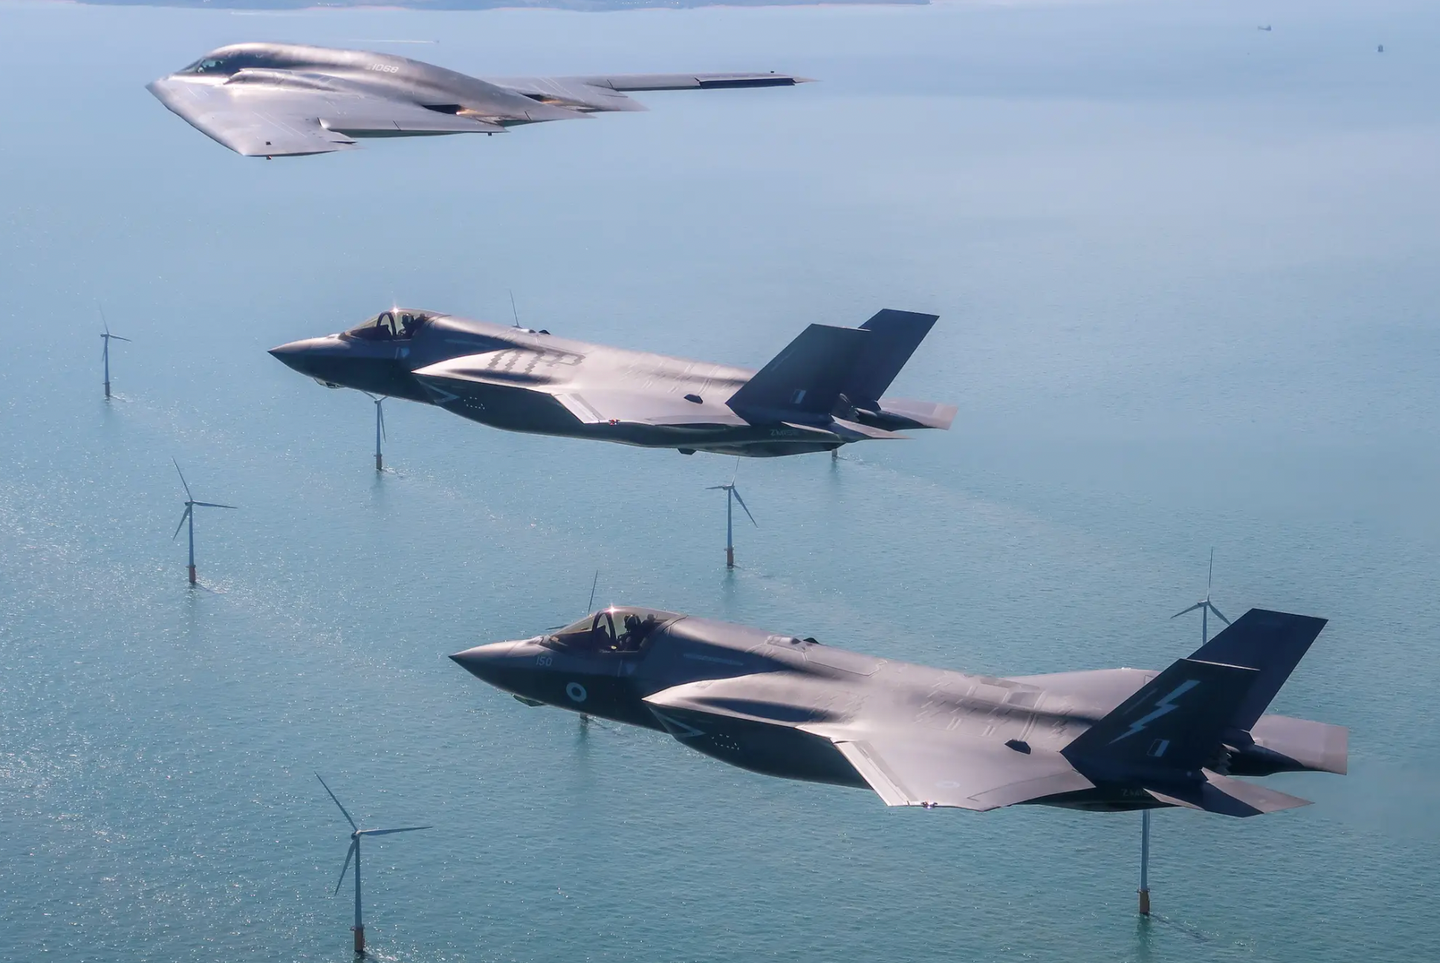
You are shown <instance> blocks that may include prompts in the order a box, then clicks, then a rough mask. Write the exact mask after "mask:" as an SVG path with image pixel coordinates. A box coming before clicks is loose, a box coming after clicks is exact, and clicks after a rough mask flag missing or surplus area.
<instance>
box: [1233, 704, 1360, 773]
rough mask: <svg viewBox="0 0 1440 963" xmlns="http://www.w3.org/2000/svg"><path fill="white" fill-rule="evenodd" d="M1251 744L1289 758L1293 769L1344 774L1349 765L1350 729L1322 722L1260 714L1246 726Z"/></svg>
mask: <svg viewBox="0 0 1440 963" xmlns="http://www.w3.org/2000/svg"><path fill="white" fill-rule="evenodd" d="M1250 736H1251V738H1253V739H1254V740H1255V745H1257V746H1259V747H1260V748H1262V749H1266V750H1268V751H1270V752H1273V753H1277V754H1278V755H1281V756H1284V757H1285V758H1286V759H1290V760H1292V761H1293V762H1294V763H1295V765H1294V767H1293V768H1295V769H1298V770H1302V771H1309V772H1333V773H1336V774H1337V775H1341V776H1343V775H1345V773H1346V771H1347V770H1348V769H1349V768H1350V730H1348V729H1346V728H1345V727H1344V726H1333V725H1330V724H1329V723H1326V722H1311V721H1310V720H1309V719H1292V718H1290V717H1289V716H1261V717H1260V721H1259V722H1257V723H1255V725H1254V726H1253V727H1251V729H1250Z"/></svg>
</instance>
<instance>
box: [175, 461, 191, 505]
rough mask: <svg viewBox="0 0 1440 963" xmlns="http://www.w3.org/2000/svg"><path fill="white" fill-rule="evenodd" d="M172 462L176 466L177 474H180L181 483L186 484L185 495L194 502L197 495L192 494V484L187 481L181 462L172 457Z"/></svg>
mask: <svg viewBox="0 0 1440 963" xmlns="http://www.w3.org/2000/svg"><path fill="white" fill-rule="evenodd" d="M170 463H171V464H173V465H174V466H175V474H177V475H179V476H180V484H182V485H184V486H185V497H186V498H188V499H190V500H191V501H192V502H193V501H194V500H195V496H194V495H192V494H190V485H189V483H188V482H186V481H185V473H184V472H183V471H181V470H180V463H179V462H178V461H176V460H175V459H173V458H172V459H170Z"/></svg>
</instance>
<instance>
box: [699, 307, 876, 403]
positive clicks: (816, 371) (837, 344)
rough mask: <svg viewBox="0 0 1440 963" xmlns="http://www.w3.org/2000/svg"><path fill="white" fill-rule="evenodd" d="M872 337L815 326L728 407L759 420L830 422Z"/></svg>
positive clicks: (852, 330)
mask: <svg viewBox="0 0 1440 963" xmlns="http://www.w3.org/2000/svg"><path fill="white" fill-rule="evenodd" d="M869 337H870V332H868V331H865V330H862V329H860V328H836V327H831V326H829V325H824V324H812V325H810V327H808V328H806V329H805V330H804V331H802V332H800V336H799V337H798V338H796V339H795V340H794V341H791V342H790V344H788V345H787V346H786V347H785V349H784V350H783V351H781V352H780V353H779V354H777V355H776V356H775V357H774V358H773V359H772V360H771V361H770V363H769V364H767V365H766V366H765V367H763V368H761V369H760V370H759V371H758V372H756V373H755V375H754V377H752V378H751V379H750V380H749V381H748V382H746V383H745V384H744V385H742V386H741V387H740V390H739V391H737V392H735V393H734V394H733V395H731V396H730V398H729V400H728V401H727V404H729V406H730V407H731V408H732V409H734V410H735V411H736V412H738V413H740V414H748V415H752V416H754V417H757V418H773V419H775V420H777V421H783V420H785V419H787V418H794V419H795V420H805V419H804V418H803V417H801V416H806V415H808V416H810V419H811V420H816V419H821V418H823V419H824V420H826V421H828V420H829V417H830V412H831V410H832V409H834V407H835V401H836V399H837V398H839V397H840V391H841V388H842V386H843V385H844V383H845V379H846V377H847V376H848V373H849V372H850V370H851V369H852V368H853V367H854V365H855V360H856V359H857V358H858V357H859V356H860V352H861V351H862V350H863V349H864V347H865V345H866V343H867V339H868V338H869Z"/></svg>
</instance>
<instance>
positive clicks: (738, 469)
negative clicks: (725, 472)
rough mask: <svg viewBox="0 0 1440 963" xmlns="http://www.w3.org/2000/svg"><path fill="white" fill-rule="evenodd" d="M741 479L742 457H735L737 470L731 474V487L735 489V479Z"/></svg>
mask: <svg viewBox="0 0 1440 963" xmlns="http://www.w3.org/2000/svg"><path fill="white" fill-rule="evenodd" d="M739 477H740V456H739V455H736V456H735V470H734V471H732V472H731V473H730V487H731V488H734V487H735V479H737V478H739Z"/></svg>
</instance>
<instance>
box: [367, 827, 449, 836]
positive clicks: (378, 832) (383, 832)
mask: <svg viewBox="0 0 1440 963" xmlns="http://www.w3.org/2000/svg"><path fill="white" fill-rule="evenodd" d="M434 828H435V827H434V826H406V827H404V828H402V829H362V830H360V835H361V836H389V835H390V834H391V833H413V832H415V831H416V830H417V829H434Z"/></svg>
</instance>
